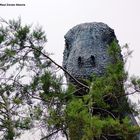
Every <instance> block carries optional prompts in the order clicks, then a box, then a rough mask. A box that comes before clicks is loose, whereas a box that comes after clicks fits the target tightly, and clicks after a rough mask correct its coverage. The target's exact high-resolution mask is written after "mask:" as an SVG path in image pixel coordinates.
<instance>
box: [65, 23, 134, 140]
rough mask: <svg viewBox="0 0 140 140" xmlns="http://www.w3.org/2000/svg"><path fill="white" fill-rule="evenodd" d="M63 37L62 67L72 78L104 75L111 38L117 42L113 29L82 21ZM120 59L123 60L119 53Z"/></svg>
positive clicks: (70, 79) (69, 79)
mask: <svg viewBox="0 0 140 140" xmlns="http://www.w3.org/2000/svg"><path fill="white" fill-rule="evenodd" d="M64 38H65V49H64V53H63V67H64V68H65V69H66V70H67V71H68V72H69V73H70V74H71V75H72V76H73V77H74V78H76V79H78V80H79V81H81V80H82V79H90V77H91V75H92V74H95V75H97V76H102V75H104V73H105V69H106V67H107V66H108V65H109V64H110V63H112V58H111V57H110V56H109V53H108V47H109V45H110V43H112V41H113V40H115V41H116V42H118V41H117V38H116V36H115V33H114V30H113V29H111V28H110V27H109V26H108V25H106V24H104V23H101V22H92V23H83V24H79V25H77V26H75V27H73V28H72V29H70V30H69V31H68V32H67V33H66V35H65V36H64ZM118 47H119V45H118ZM120 60H122V61H123V57H122V55H121V53H120ZM65 76H66V80H67V82H68V83H73V84H75V85H76V83H75V81H74V80H73V79H72V78H71V77H70V76H69V75H67V74H65ZM78 86H79V85H76V87H77V88H79V87H78ZM122 87H123V84H122ZM80 92H82V91H80ZM78 94H79V93H78ZM81 94H82V93H81ZM133 119H134V120H135V118H133ZM132 122H133V120H132ZM133 123H134V122H133ZM114 140H115V139H114ZM116 140H118V139H117V138H116Z"/></svg>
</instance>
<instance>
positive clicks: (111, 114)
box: [92, 107, 116, 119]
mask: <svg viewBox="0 0 140 140" xmlns="http://www.w3.org/2000/svg"><path fill="white" fill-rule="evenodd" d="M92 109H95V110H101V111H104V112H106V113H108V114H109V115H110V116H112V118H113V119H116V117H115V116H114V115H113V113H111V112H110V111H108V110H106V109H103V108H98V107H92Z"/></svg>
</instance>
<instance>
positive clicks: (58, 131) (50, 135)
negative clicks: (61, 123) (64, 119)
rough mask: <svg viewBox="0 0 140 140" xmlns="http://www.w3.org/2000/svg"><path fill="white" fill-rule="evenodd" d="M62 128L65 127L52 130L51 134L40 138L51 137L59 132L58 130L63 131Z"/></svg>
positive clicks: (42, 139)
mask: <svg viewBox="0 0 140 140" xmlns="http://www.w3.org/2000/svg"><path fill="white" fill-rule="evenodd" d="M61 130H63V129H62V128H61V129H58V130H56V131H54V132H52V133H51V134H49V135H47V136H45V137H43V138H41V139H40V140H45V139H48V138H49V137H51V136H53V135H54V134H56V133H58V132H59V131H61Z"/></svg>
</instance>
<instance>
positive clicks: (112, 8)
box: [0, 0, 140, 75]
mask: <svg viewBox="0 0 140 140" xmlns="http://www.w3.org/2000/svg"><path fill="white" fill-rule="evenodd" d="M0 3H11V4H15V3H20V4H25V5H26V6H22V7H18V6H0V16H1V17H2V18H4V19H6V20H9V19H13V18H14V19H16V18H17V17H19V16H21V18H22V21H23V22H24V23H28V24H31V23H33V24H34V25H37V24H40V25H42V26H43V28H44V29H45V31H46V33H47V39H48V43H47V46H46V47H47V49H48V51H49V52H52V53H54V56H53V58H54V59H55V60H56V61H57V62H58V63H59V64H61V63H62V58H63V50H64V35H65V34H66V32H67V31H68V30H69V29H70V28H72V27H73V26H75V25H77V24H79V23H84V22H94V21H96V22H104V23H106V24H108V25H109V26H110V27H111V28H113V29H114V30H115V34H116V36H117V38H118V40H119V43H120V45H123V44H125V43H128V44H129V46H130V49H132V50H134V52H133V57H132V58H131V61H130V62H129V68H128V67H127V69H129V71H130V72H131V74H136V75H140V63H139V60H140V54H139V51H140V1H139V0H1V1H0Z"/></svg>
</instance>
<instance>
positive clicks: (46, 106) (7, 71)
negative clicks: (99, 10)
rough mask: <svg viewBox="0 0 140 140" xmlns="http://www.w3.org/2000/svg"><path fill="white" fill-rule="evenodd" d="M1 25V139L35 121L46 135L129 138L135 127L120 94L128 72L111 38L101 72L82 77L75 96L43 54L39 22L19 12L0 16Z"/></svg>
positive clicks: (136, 84)
mask: <svg viewBox="0 0 140 140" xmlns="http://www.w3.org/2000/svg"><path fill="white" fill-rule="evenodd" d="M1 25H2V26H1V27H0V45H1V48H0V72H1V73H0V93H1V94H0V132H1V133H3V136H2V137H1V139H5V140H13V139H15V138H16V137H17V136H19V135H20V134H21V133H22V132H24V131H26V130H30V129H32V128H35V127H37V126H38V125H39V126H42V129H44V130H45V133H44V135H46V136H45V137H44V138H46V139H51V138H53V136H55V135H56V134H57V133H59V132H61V133H62V134H63V135H65V136H66V138H67V139H68V137H69V138H70V139H71V140H91V139H94V140H102V139H108V140H111V139H120V140H128V139H130V140H133V139H134V138H135V136H136V134H138V133H139V132H140V128H139V127H137V126H134V125H132V122H131V120H130V118H129V117H128V116H129V114H132V113H134V109H133V107H130V106H129V103H128V99H127V97H126V94H125V90H124V82H125V81H126V80H127V77H128V74H127V73H126V72H125V70H124V62H123V59H122V56H120V52H121V50H120V47H119V46H118V44H117V43H116V42H115V41H113V42H112V43H111V44H110V46H109V50H108V53H109V55H110V57H111V60H112V61H111V63H110V64H109V65H108V66H107V68H106V71H105V73H104V75H102V76H96V75H93V76H92V80H87V79H86V80H84V79H83V81H85V82H87V85H88V86H89V90H85V94H84V95H83V96H77V94H76V93H77V92H78V90H79V89H77V88H78V87H76V86H74V85H72V84H70V85H68V86H67V88H64V86H63V77H62V76H59V75H57V74H56V67H55V66H54V65H53V64H52V63H54V62H53V61H51V59H50V60H48V56H49V54H48V53H47V52H46V51H45V49H44V46H45V44H46V41H47V40H46V35H45V32H44V31H43V30H42V28H41V27H39V26H38V27H35V28H32V26H29V25H22V23H21V19H20V18H19V19H18V20H17V21H16V20H10V21H8V22H7V21H5V20H2V23H1ZM131 85H132V86H133V88H134V89H135V90H136V91H139V89H140V80H139V78H137V77H133V78H131ZM83 91H84V90H83ZM39 129H40V127H39Z"/></svg>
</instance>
